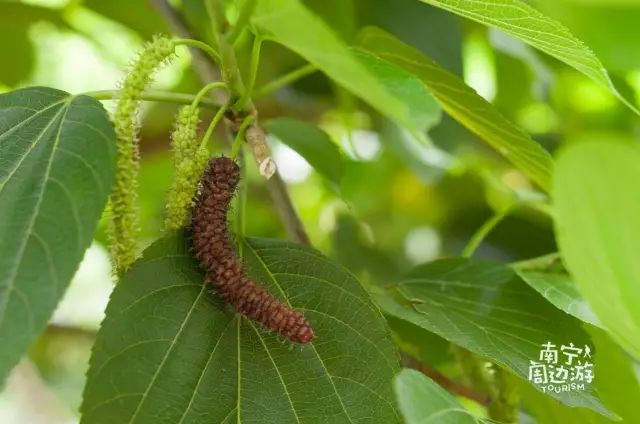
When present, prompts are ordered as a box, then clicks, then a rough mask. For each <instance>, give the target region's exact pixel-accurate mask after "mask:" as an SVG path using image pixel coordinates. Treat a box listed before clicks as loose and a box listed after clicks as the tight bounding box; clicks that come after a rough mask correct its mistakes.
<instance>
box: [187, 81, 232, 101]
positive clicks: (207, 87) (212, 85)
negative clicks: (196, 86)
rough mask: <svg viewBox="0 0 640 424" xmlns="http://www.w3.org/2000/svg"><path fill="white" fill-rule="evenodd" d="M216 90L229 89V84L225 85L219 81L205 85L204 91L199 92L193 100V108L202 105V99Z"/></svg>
mask: <svg viewBox="0 0 640 424" xmlns="http://www.w3.org/2000/svg"><path fill="white" fill-rule="evenodd" d="M216 88H225V89H226V88H227V84H225V83H224V82H222V81H217V82H212V83H209V84H207V85H205V86H204V87H202V89H201V90H200V91H198V94H196V96H195V98H194V99H193V102H192V103H191V107H192V108H196V107H198V105H199V104H200V102H201V101H202V98H203V97H204V96H205V95H206V94H207V93H208V92H209V91H211V90H215V89H216Z"/></svg>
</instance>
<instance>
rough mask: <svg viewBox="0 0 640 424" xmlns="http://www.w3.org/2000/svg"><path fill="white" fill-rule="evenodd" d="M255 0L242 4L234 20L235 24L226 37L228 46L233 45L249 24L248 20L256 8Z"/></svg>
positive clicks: (246, 0)
mask: <svg viewBox="0 0 640 424" xmlns="http://www.w3.org/2000/svg"><path fill="white" fill-rule="evenodd" d="M256 3H257V1H256V0H245V2H244V3H243V4H242V8H241V9H240V13H239V14H238V19H237V20H236V24H235V25H234V26H233V28H231V31H229V32H228V33H227V35H226V37H225V38H226V39H227V42H228V43H229V44H235V42H236V40H237V39H238V37H240V35H241V34H242V31H244V29H245V28H246V26H247V24H248V23H249V19H250V18H251V15H252V14H253V10H254V9H255V8H256Z"/></svg>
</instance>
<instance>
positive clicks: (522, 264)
mask: <svg viewBox="0 0 640 424" xmlns="http://www.w3.org/2000/svg"><path fill="white" fill-rule="evenodd" d="M559 260H560V253H559V252H554V253H549V254H547V255H543V256H538V257H536V258H531V259H525V260H523V261H519V262H514V263H512V264H511V267H512V268H518V269H547V268H549V267H550V266H551V265H553V264H554V263H556V262H558V261H559Z"/></svg>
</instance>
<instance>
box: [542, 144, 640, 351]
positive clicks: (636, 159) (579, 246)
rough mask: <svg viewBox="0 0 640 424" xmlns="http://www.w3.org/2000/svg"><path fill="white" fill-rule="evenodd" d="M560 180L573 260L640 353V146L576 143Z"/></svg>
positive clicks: (610, 323)
mask: <svg viewBox="0 0 640 424" xmlns="http://www.w3.org/2000/svg"><path fill="white" fill-rule="evenodd" d="M553 181H554V187H553V201H554V210H555V217H556V237H557V239H558V244H559V246H560V251H561V253H562V257H563V259H564V261H565V264H566V266H567V268H568V269H569V271H570V273H571V275H572V276H573V278H574V280H575V282H576V284H577V286H578V288H579V289H580V292H581V293H582V294H583V295H584V297H585V298H586V299H587V301H588V302H589V304H590V305H591V307H592V308H593V310H594V312H595V313H596V314H597V315H598V318H600V320H601V321H602V323H603V324H604V325H605V326H606V327H607V328H608V329H609V331H610V332H611V334H612V335H613V336H614V338H615V339H616V340H617V341H618V342H619V343H621V344H622V346H623V347H624V348H625V349H627V350H628V351H629V352H630V353H631V354H632V355H633V356H635V358H636V359H640V308H638V305H640V261H638V257H637V252H638V251H639V250H640V191H638V189H637V182H638V181H640V149H638V147H637V146H636V145H627V144H622V143H592V142H585V143H579V144H576V145H572V146H570V147H569V148H567V149H566V151H564V152H563V153H562V154H561V155H560V157H559V158H558V165H557V168H556V171H555V174H554V179H553Z"/></svg>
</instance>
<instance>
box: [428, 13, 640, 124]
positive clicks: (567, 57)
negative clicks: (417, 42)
mask: <svg viewBox="0 0 640 424" xmlns="http://www.w3.org/2000/svg"><path fill="white" fill-rule="evenodd" d="M420 1H422V2H423V3H427V4H431V5H433V6H436V7H439V8H441V9H444V10H447V11H449V12H452V13H455V14H457V15H460V16H464V17H465V18H468V19H471V20H474V21H476V22H479V23H481V24H484V25H488V26H491V27H494V28H498V29H500V30H502V31H504V32H506V33H507V34H510V35H513V36H514V37H517V38H519V39H521V40H522V41H524V42H525V43H528V44H530V45H531V46H533V47H535V48H537V49H539V50H541V51H543V52H545V53H547V54H549V55H551V56H553V57H555V58H556V59H558V60H561V61H563V62H564V63H566V64H567V65H569V66H572V67H574V68H575V69H577V70H578V71H580V72H582V73H583V74H585V75H586V76H588V77H589V78H591V79H592V80H594V81H595V82H597V83H598V84H600V85H602V86H603V87H605V88H607V89H608V90H610V91H611V92H612V93H614V94H615V95H616V96H618V97H619V98H620V100H622V101H623V102H624V103H625V104H627V106H629V107H630V108H631V109H633V110H634V111H636V112H637V110H636V109H635V107H634V106H632V105H631V104H630V103H629V102H628V101H627V100H626V99H625V98H624V97H622V95H620V93H619V92H618V90H617V89H616V88H615V86H614V85H613V82H612V81H611V78H610V77H609V74H608V73H607V70H606V69H605V68H604V66H603V65H602V62H600V59H598V57H596V55H595V54H594V53H593V52H592V51H591V49H590V48H589V47H587V46H586V45H585V44H584V43H583V42H582V41H580V40H578V39H577V38H576V37H575V36H574V35H573V34H571V32H569V30H568V29H567V28H566V27H565V26H564V25H562V24H561V23H559V22H557V21H555V20H553V19H551V18H549V17H547V16H545V15H543V14H542V13H540V12H539V11H538V10H536V9H534V8H533V7H531V6H529V5H528V4H526V3H524V2H522V1H519V0H420Z"/></svg>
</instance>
